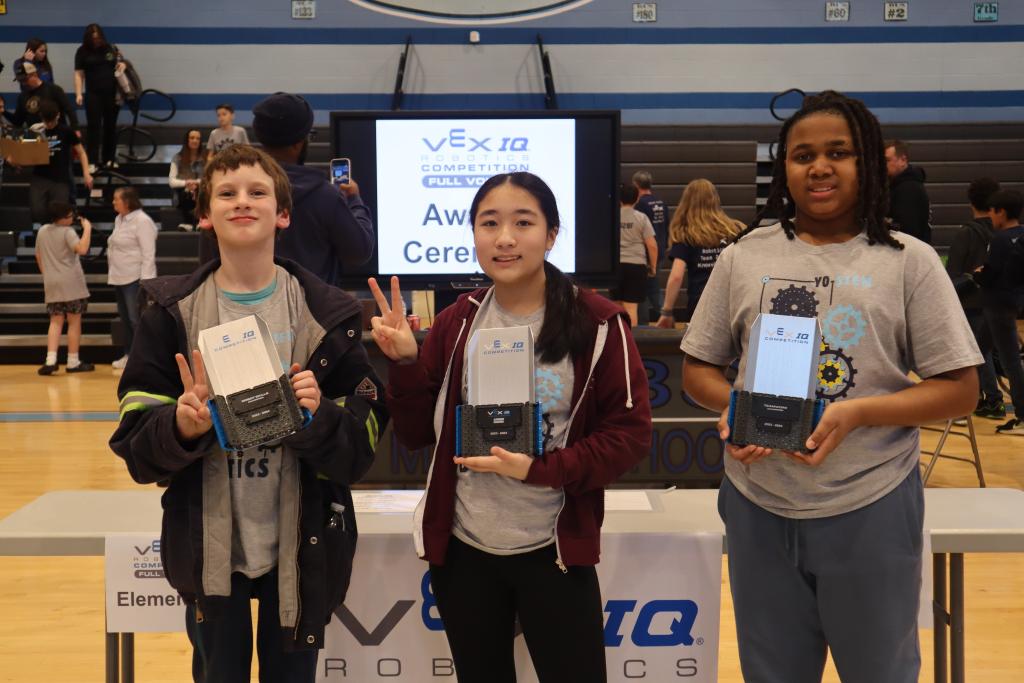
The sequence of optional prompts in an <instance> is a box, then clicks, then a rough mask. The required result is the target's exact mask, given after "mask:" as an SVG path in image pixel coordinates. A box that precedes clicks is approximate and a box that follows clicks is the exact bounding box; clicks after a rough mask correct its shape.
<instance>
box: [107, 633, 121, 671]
mask: <svg viewBox="0 0 1024 683" xmlns="http://www.w3.org/2000/svg"><path fill="white" fill-rule="evenodd" d="M105 659H106V669H105V670H106V683H118V681H117V634H116V633H108V634H106V658H105Z"/></svg>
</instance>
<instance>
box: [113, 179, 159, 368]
mask: <svg viewBox="0 0 1024 683" xmlns="http://www.w3.org/2000/svg"><path fill="white" fill-rule="evenodd" d="M113 204H114V211H116V212H117V216H116V217H115V218H114V232H112V233H111V234H110V238H109V239H107V267H108V271H107V284H110V285H114V292H115V293H116V295H117V315H118V317H119V318H120V319H121V324H122V325H124V356H122V357H121V358H119V359H117V360H115V361H114V362H113V363H112V364H111V365H113V367H114V368H123V367H124V366H125V365H126V364H127V363H128V354H129V353H131V349H132V337H133V336H134V333H135V327H136V325H138V323H139V304H138V295H139V281H140V280H148V279H149V278H153V277H156V230H157V228H156V223H154V222H153V219H152V218H150V217H149V216H147V215H146V212H145V211H143V210H142V202H141V201H139V193H138V191H137V190H136V189H135V188H134V187H132V186H130V185H129V186H126V187H119V188H118V189H117V190H116V191H115V192H114V201H113Z"/></svg>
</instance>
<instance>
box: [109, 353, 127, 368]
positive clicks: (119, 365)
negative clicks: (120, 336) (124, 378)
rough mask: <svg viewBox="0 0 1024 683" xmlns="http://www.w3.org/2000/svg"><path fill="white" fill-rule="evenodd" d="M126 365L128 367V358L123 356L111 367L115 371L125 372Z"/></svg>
mask: <svg viewBox="0 0 1024 683" xmlns="http://www.w3.org/2000/svg"><path fill="white" fill-rule="evenodd" d="M126 365H128V356H121V357H120V358H118V359H117V360H115V361H114V362H113V363H111V364H110V367H112V368H114V369H115V370H124V366H126Z"/></svg>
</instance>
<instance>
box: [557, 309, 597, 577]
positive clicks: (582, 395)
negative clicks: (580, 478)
mask: <svg viewBox="0 0 1024 683" xmlns="http://www.w3.org/2000/svg"><path fill="white" fill-rule="evenodd" d="M607 324H608V321H603V322H602V323H601V325H607ZM600 351H601V353H604V346H603V345H602V347H601V349H600ZM597 352H598V349H596V348H595V349H594V354H595V355H594V357H593V358H592V359H591V361H590V371H589V372H588V373H587V379H586V382H585V383H584V385H583V391H581V392H580V399H579V400H578V401H576V405H575V407H573V409H572V414H571V415H570V418H569V426H568V427H566V430H565V434H566V440H568V438H569V437H568V435H569V434H572V425H573V423H574V422H575V421H576V413H577V412H578V411H579V409H580V406H582V405H583V399H584V398H585V397H586V395H587V392H588V391H590V380H591V378H592V377H593V376H594V367H595V366H596V365H597V358H598V356H597ZM564 509H565V488H563V489H562V506H561V507H560V508H558V514H556V515H555V529H554V531H555V566H556V567H558V568H559V569H560V570H561V571H562V573H563V574H568V573H569V569H568V568H567V567H566V566H565V562H563V561H562V546H561V544H560V543H559V542H558V520H559V519H561V517H562V510H564Z"/></svg>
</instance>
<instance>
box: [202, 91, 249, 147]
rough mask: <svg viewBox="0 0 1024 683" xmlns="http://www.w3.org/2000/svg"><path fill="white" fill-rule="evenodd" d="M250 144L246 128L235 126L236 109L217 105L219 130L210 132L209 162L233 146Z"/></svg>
mask: <svg viewBox="0 0 1024 683" xmlns="http://www.w3.org/2000/svg"><path fill="white" fill-rule="evenodd" d="M248 144H249V136H248V134H246V132H245V128H242V127H241V126H236V125H235V108H234V107H233V106H231V105H230V104H219V105H217V128H214V129H213V130H212V131H210V137H209V139H208V140H207V141H206V151H207V157H208V159H207V160H209V157H212V156H213V155H214V154H216V153H217V152H219V151H221V150H223V149H227V148H228V147H230V146H231V145H248Z"/></svg>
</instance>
